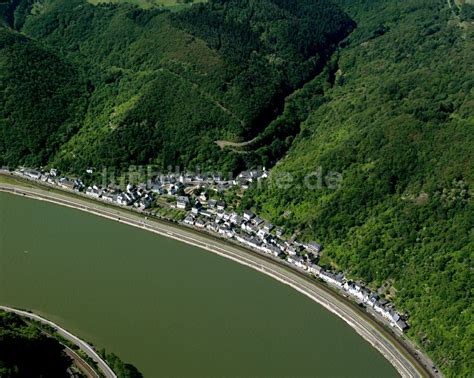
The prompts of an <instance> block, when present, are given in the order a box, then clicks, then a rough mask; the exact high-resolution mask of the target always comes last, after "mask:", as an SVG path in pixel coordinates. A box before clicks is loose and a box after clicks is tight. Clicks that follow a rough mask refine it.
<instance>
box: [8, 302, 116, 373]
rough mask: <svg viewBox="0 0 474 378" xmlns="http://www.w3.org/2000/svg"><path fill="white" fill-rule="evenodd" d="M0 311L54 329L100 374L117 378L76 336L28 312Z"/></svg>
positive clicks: (10, 309)
mask: <svg viewBox="0 0 474 378" xmlns="http://www.w3.org/2000/svg"><path fill="white" fill-rule="evenodd" d="M0 310H3V311H6V312H13V313H15V314H17V315H20V316H22V317H24V318H28V319H32V320H35V321H37V322H40V323H42V324H46V325H48V326H50V327H52V328H54V330H55V331H56V332H57V333H58V334H59V335H61V336H62V337H64V338H65V339H67V340H69V341H70V342H72V343H74V344H75V345H77V347H78V348H79V349H81V350H82V351H83V352H84V353H85V354H87V355H88V356H89V357H90V358H92V359H93V360H94V362H95V363H96V364H97V366H98V367H99V369H100V370H101V371H102V373H104V375H105V377H106V378H117V376H116V375H115V373H114V372H113V370H112V369H111V368H110V367H109V365H107V363H106V362H105V361H104V360H103V359H102V358H101V357H100V356H99V355H98V354H97V353H96V351H95V350H94V349H93V348H92V347H91V346H90V345H89V344H87V343H86V342H85V341H82V340H81V339H80V338H78V337H77V336H74V335H73V334H72V333H70V332H68V331H66V330H65V329H64V328H61V327H60V326H58V325H57V324H55V323H53V322H51V321H49V320H47V319H44V318H42V317H41V316H39V315H36V314H32V313H30V312H26V311H21V310H17V309H14V308H11V307H6V306H0Z"/></svg>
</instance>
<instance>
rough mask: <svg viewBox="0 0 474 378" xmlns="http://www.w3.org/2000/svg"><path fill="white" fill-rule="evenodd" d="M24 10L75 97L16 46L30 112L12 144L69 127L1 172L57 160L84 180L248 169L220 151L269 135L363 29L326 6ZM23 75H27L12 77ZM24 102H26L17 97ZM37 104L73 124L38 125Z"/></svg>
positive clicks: (11, 150) (58, 0)
mask: <svg viewBox="0 0 474 378" xmlns="http://www.w3.org/2000/svg"><path fill="white" fill-rule="evenodd" d="M16 3H17V4H16V7H14V8H12V7H11V8H10V9H9V13H8V15H6V16H5V19H6V20H7V21H8V22H9V23H10V26H12V27H13V28H14V29H19V30H20V31H21V32H22V33H24V34H25V35H26V36H27V40H26V41H25V42H24V45H34V44H36V45H38V46H36V47H37V48H38V49H40V48H43V49H44V50H45V51H46V52H45V53H50V54H52V55H54V59H57V62H56V64H58V65H59V64H62V65H64V67H65V68H64V69H59V67H58V69H56V70H55V71H56V72H58V73H59V75H61V76H62V75H64V78H61V77H59V78H58V81H59V82H58V83H57V85H58V86H60V85H62V84H63V83H64V84H65V88H67V89H68V90H71V91H72V90H74V91H75V92H74V93H65V92H64V91H62V89H61V88H59V87H58V88H56V87H54V86H53V84H54V83H48V84H44V83H45V80H43V79H42V78H43V75H44V77H50V76H52V75H51V72H48V69H49V68H46V67H42V66H38V67H37V72H36V74H35V75H33V76H32V77H28V75H31V70H29V68H28V67H29V66H28V65H29V61H28V62H27V61H26V58H25V57H22V56H14V55H13V54H11V53H10V50H14V51H17V50H18V49H20V46H19V42H18V41H15V42H13V43H11V46H6V47H4V49H6V53H7V54H3V53H2V56H3V55H5V58H4V60H5V63H4V65H5V68H4V69H2V70H1V72H0V74H1V75H4V76H6V78H5V79H3V78H2V80H1V83H4V82H5V83H6V85H8V90H5V91H2V93H4V100H5V101H4V102H5V103H8V104H14V105H15V106H17V108H18V112H19V114H12V112H11V111H10V110H9V108H8V107H7V106H4V107H3V117H2V129H1V130H2V133H3V134H4V137H3V138H2V140H5V141H6V140H18V139H19V140H21V141H22V142H23V140H22V139H21V137H22V133H24V132H25V131H26V130H30V129H38V128H40V127H39V126H38V125H37V124H36V123H35V122H42V123H45V124H47V125H48V126H43V127H42V128H43V131H45V134H48V135H50V134H51V133H50V132H49V131H48V132H47V131H46V130H44V129H46V128H47V127H51V128H53V127H55V128H56V126H54V125H55V122H56V121H57V122H58V124H60V125H66V124H67V126H63V127H62V129H61V130H59V131H58V134H57V135H56V134H52V135H50V136H49V139H48V140H44V138H43V140H42V141H41V143H40V142H39V141H37V139H36V138H35V137H34V136H33V135H30V138H29V139H31V140H34V141H37V142H36V143H37V146H39V151H36V150H34V149H33V150H32V149H31V147H30V145H29V144H28V146H26V147H24V146H23V145H20V146H17V145H15V144H12V143H8V142H7V143H4V146H3V150H2V151H0V159H1V160H2V161H1V162H2V163H3V164H10V165H17V164H19V163H31V162H35V163H37V164H40V163H41V164H46V163H48V162H50V163H51V164H53V165H55V166H58V167H60V168H62V169H64V170H67V171H76V172H78V171H82V170H83V169H84V168H85V167H88V166H110V167H118V168H124V167H126V166H128V165H129V164H138V165H142V164H153V165H155V166H157V167H161V168H162V167H167V166H168V165H170V164H172V165H176V164H178V165H182V166H187V167H195V166H196V165H199V166H201V167H203V168H213V169H217V168H218V169H220V170H223V171H236V170H238V169H241V168H243V167H244V166H245V163H246V162H245V160H244V159H243V157H241V156H239V155H238V154H233V153H231V152H229V151H221V150H220V149H219V147H218V146H217V145H216V143H215V141H216V140H218V139H229V140H245V139H248V138H252V137H253V136H255V135H256V134H258V133H259V132H260V131H261V130H262V129H263V128H265V127H266V125H267V123H269V122H270V120H271V119H273V118H274V117H275V115H276V114H278V113H279V112H280V111H281V108H282V104H283V101H284V98H285V96H286V95H288V94H289V93H291V92H292V91H293V90H294V89H295V88H297V87H299V86H301V85H303V84H304V83H305V82H307V81H308V80H310V79H312V77H314V75H315V74H317V73H318V72H319V71H321V70H322V68H323V66H324V64H325V62H326V61H327V59H328V57H329V56H330V53H331V51H333V50H334V48H335V46H336V45H337V43H338V42H339V41H341V40H342V39H343V38H344V37H346V36H347V35H348V34H349V33H350V31H351V30H352V29H353V28H354V26H355V25H354V23H353V21H352V20H351V19H350V18H349V17H348V16H347V15H346V14H345V13H344V12H343V11H341V10H340V8H338V7H336V6H334V5H331V3H329V2H328V1H326V0H320V1H317V2H314V3H312V4H311V5H307V2H305V1H295V0H291V1H290V0H286V1H281V0H278V1H277V0H258V1H257V0H253V1H229V2H223V1H218V0H212V1H210V2H208V3H206V4H196V5H195V6H193V7H191V8H190V9H189V10H185V11H182V12H179V13H170V12H166V11H164V10H160V9H152V10H144V9H140V8H137V7H134V6H132V5H129V4H121V5H117V4H103V5H99V6H93V5H91V4H89V3H87V2H86V1H85V0H45V1H42V2H33V1H32V0H19V1H16ZM25 13H26V16H25ZM4 33H5V34H6V35H7V36H10V35H11V34H13V33H14V32H13V31H11V30H6V29H5V31H4ZM5 38H7V37H5ZM8 38H11V37H8ZM19 59H20V60H19ZM22 59H23V60H22ZM51 59H53V56H52V57H51ZM44 62H45V63H47V62H46V60H44ZM13 65H16V70H17V71H18V72H17V73H16V74H15V77H13V78H10V77H9V76H10V75H12V74H11V73H10V71H11V67H12V66H13ZM47 66H48V67H49V66H50V65H49V64H48V65H47ZM66 67H70V69H67V68H66ZM51 69H53V70H54V67H52V68H51ZM23 71H27V72H26V73H24V72H23ZM22 75H23V76H25V75H26V77H22ZM29 80H35V81H36V83H35V82H33V83H32V84H31V85H35V84H37V86H38V89H39V90H41V89H42V88H41V87H40V85H39V84H41V83H43V84H44V85H47V86H48V87H51V88H48V89H49V90H50V91H51V92H52V93H54V94H55V96H56V97H57V98H53V99H49V100H51V101H54V100H57V102H54V103H53V104H52V106H48V104H44V105H42V104H37V103H36V101H37V98H38V96H37V95H35V94H34V93H32V94H31V96H30V95H29V94H28V93H26V92H25V91H23V90H21V84H22V83H23V85H25V86H28V85H29V82H28V81H29ZM67 80H69V81H70V82H71V85H67V83H66V81H67ZM72 82H74V84H72ZM9 92H12V93H13V94H12V95H10V94H9ZM17 92H18V93H23V96H25V97H26V98H25V101H21V99H19V98H15V96H14V94H15V93H17ZM28 101H30V102H33V103H35V104H36V105H38V107H41V108H46V109H47V110H48V111H47V112H46V114H45V116H49V115H50V114H57V113H58V112H56V110H55V108H54V106H55V105H60V104H61V101H62V102H65V101H70V102H71V103H70V104H69V103H67V104H64V106H63V107H62V111H61V112H60V113H64V114H67V115H69V119H68V120H66V119H62V118H61V114H58V115H57V117H56V119H54V120H52V121H53V122H49V120H48V119H47V120H45V121H44V122H43V121H41V120H36V119H34V120H33V119H31V117H28V116H29V114H30V113H32V114H34V113H35V110H34V108H32V107H31V106H27V105H28ZM23 107H25V108H26V109H24V108H23ZM51 116H52V115H51ZM15 125H17V126H15ZM41 132H42V131H41ZM19 143H20V142H19ZM25 144H26V141H25ZM30 144H31V143H30ZM27 147H29V148H27ZM42 147H45V148H42Z"/></svg>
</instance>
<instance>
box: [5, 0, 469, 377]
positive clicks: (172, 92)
mask: <svg viewBox="0 0 474 378" xmlns="http://www.w3.org/2000/svg"><path fill="white" fill-rule="evenodd" d="M473 8H474V7H473V6H471V5H468V4H465V5H463V6H460V7H457V6H456V2H446V1H445V0H406V1H395V0H377V1H376V0H373V1H372V0H333V1H332V2H329V1H326V0H320V1H306V0H211V1H209V2H207V3H206V4H196V5H193V6H192V7H190V8H189V9H187V10H184V11H182V12H178V13H171V12H167V11H164V10H163V9H150V10H144V9H140V8H137V7H134V6H132V5H127V4H121V5H118V4H113V5H110V4H109V5H105V4H103V5H99V6H93V5H91V4H89V3H87V2H86V1H85V0H43V1H33V0H11V1H9V2H5V1H3V2H0V10H1V11H2V12H3V13H2V15H3V20H2V22H3V25H5V26H4V27H2V28H1V29H0V50H1V53H0V88H1V96H2V97H1V98H2V101H1V102H0V107H1V110H0V111H1V117H0V165H4V164H9V165H18V164H26V165H30V166H39V165H44V164H49V165H54V166H56V167H59V168H61V169H63V170H64V171H68V172H74V173H81V172H83V170H84V169H85V168H86V167H89V166H93V167H101V166H109V167H113V168H117V169H123V168H125V167H127V166H128V165H129V164H136V165H144V164H151V165H154V166H156V167H157V168H164V167H167V166H168V165H170V164H171V165H181V166H186V167H188V168H194V167H195V166H197V165H199V166H200V167H201V168H204V169H217V170H219V171H221V172H226V171H234V172H235V171H238V170H240V169H243V168H245V167H255V166H257V165H265V166H267V167H268V166H272V167H273V169H272V175H271V179H270V180H268V181H266V184H265V185H259V186H258V187H254V188H251V190H250V191H249V192H247V194H246V196H245V198H244V199H243V202H242V208H253V209H254V210H256V211H257V212H258V213H260V214H262V216H264V217H266V218H267V219H269V220H271V221H272V222H273V223H275V224H277V225H282V226H284V227H285V228H286V229H287V230H288V233H292V232H298V233H299V234H300V237H301V238H303V239H308V240H314V239H316V240H319V241H320V242H322V243H323V244H324V246H325V249H324V255H323V258H322V261H321V262H322V263H323V264H326V265H328V266H332V267H333V268H334V269H340V270H344V271H345V272H346V273H347V274H348V275H349V276H351V277H353V278H356V279H360V280H363V281H365V282H366V283H367V284H368V285H369V286H371V287H372V288H373V289H380V292H381V293H383V295H385V296H386V297H389V298H390V299H392V300H394V301H395V302H396V304H397V306H398V308H400V309H401V310H403V311H405V312H406V313H407V314H408V315H409V323H410V326H411V328H410V330H409V336H410V337H411V338H412V339H413V340H415V341H416V342H418V343H419V344H420V346H421V347H423V348H424V350H426V351H427V352H428V353H429V354H430V355H431V356H432V357H433V358H434V360H435V361H436V363H437V365H439V367H440V368H441V370H442V371H443V372H444V373H445V374H446V375H448V376H468V375H469V374H470V373H471V374H472V371H473V369H474V367H473V366H472V362H471V360H470V357H471V356H472V354H473V350H472V349H473V345H472V340H473V338H474V329H473V326H472V324H473V315H472V314H473V304H472V281H473V279H472V278H473V277H472V266H471V265H472V259H473V257H474V256H473V252H474V240H473V237H474V234H473V231H472V230H473V229H474V227H473V226H474V225H473V222H474V211H473V206H472V198H471V197H472V185H473V175H474V169H473V162H474V149H473V148H472V146H473V145H474V93H473V91H474V90H473V84H474V74H473V72H474V69H473V68H474V67H473V62H474V42H473V37H474V31H473V30H474V29H473V28H474V26H473V23H472V21H473V16H472V15H473V11H472V9H473ZM216 140H231V141H246V140H252V143H249V144H247V145H246V146H245V147H242V148H239V149H230V148H228V149H224V150H221V149H220V148H219V147H218V146H217V144H216V143H215V141H216ZM318 175H319V176H321V177H322V180H319V178H318ZM326 176H327V177H340V178H341V180H340V181H338V182H329V181H325V180H324V178H325V177H326Z"/></svg>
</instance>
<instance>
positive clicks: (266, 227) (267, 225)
mask: <svg viewBox="0 0 474 378" xmlns="http://www.w3.org/2000/svg"><path fill="white" fill-rule="evenodd" d="M273 228H274V226H273V224H271V223H265V224H264V225H263V230H265V232H267V233H270V232H271V231H272V230H273Z"/></svg>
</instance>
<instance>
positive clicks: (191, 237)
mask: <svg viewBox="0 0 474 378" xmlns="http://www.w3.org/2000/svg"><path fill="white" fill-rule="evenodd" d="M0 191H3V192H7V193H10V194H14V195H19V196H25V197H29V198H33V199H36V200H41V201H46V202H50V203H54V204H57V205H61V206H65V207H69V208H73V209H77V210H81V211H84V212H88V213H91V214H94V215H98V216H101V217H103V218H106V219H110V220H114V221H118V222H119V223H123V224H127V225H129V226H133V227H136V228H140V229H143V230H145V231H149V232H153V233H155V234H158V235H161V236H164V237H168V238H171V239H174V240H177V241H180V242H184V243H186V244H189V245H192V246H195V247H198V248H201V249H204V250H207V251H209V252H211V253H215V254H217V255H220V256H222V257H225V258H227V259H230V260H232V261H235V262H237V263H239V264H241V265H244V266H247V267H249V268H252V269H254V270H257V271H259V272H261V273H263V274H265V275H267V276H270V277H271V278H273V279H275V280H277V281H279V282H281V283H283V284H285V285H288V286H290V287H291V288H293V289H294V290H296V291H298V292H299V293H301V294H303V295H305V296H307V297H308V298H310V299H311V300H313V301H314V302H316V303H318V304H319V305H321V306H323V307H324V308H325V309H327V310H328V311H330V312H331V313H333V314H335V315H336V316H338V317H339V318H341V319H342V320H343V321H344V322H345V323H347V324H348V325H349V326H350V327H351V328H352V329H354V330H355V331H356V332H357V333H358V334H359V335H360V336H361V337H362V338H364V340H366V341H367V342H368V343H369V344H371V345H372V346H373V347H374V348H375V349H377V350H378V351H379V352H380V353H381V354H382V355H383V356H384V357H385V358H386V359H387V360H388V361H389V362H390V363H391V364H392V365H393V366H394V367H395V369H396V370H397V371H398V373H399V374H400V375H402V376H403V377H424V376H431V375H432V374H430V371H429V370H428V369H427V368H426V367H425V366H424V365H423V364H422V363H421V362H420V361H418V360H417V359H415V357H414V356H413V351H411V350H410V349H409V348H408V347H407V345H405V344H404V342H403V341H402V340H398V339H397V338H396V336H394V335H392V334H390V333H389V332H388V331H387V330H386V329H384V328H383V327H384V326H383V325H380V324H378V323H377V322H376V320H374V319H372V318H371V317H370V315H369V314H364V313H363V312H362V311H361V310H359V309H356V308H354V307H355V306H354V305H350V303H348V301H347V300H346V299H345V298H343V297H342V296H340V295H339V294H338V293H336V292H334V291H332V290H330V289H328V288H326V287H324V286H323V285H321V284H319V283H318V282H316V281H312V280H310V279H309V278H308V277H306V276H305V275H303V274H302V273H299V272H297V271H295V270H293V269H291V270H290V269H288V268H285V266H284V265H283V264H279V263H278V262H276V261H273V260H270V259H265V258H264V257H262V256H260V255H258V254H257V253H255V252H253V251H251V250H249V249H247V248H244V247H240V246H238V245H236V244H234V243H225V242H224V241H222V240H219V239H218V238H215V237H212V236H211V235H207V234H205V233H202V232H199V231H197V230H194V229H188V228H187V227H186V228H185V227H184V226H179V225H177V224H172V223H171V222H169V223H168V222H165V221H161V220H154V219H153V220H150V219H147V218H146V217H145V216H144V215H142V214H139V213H135V214H134V213H133V212H131V211H127V210H126V209H122V208H120V207H115V206H114V207H107V206H104V204H102V203H101V202H99V201H94V200H92V201H91V202H89V201H86V199H82V198H81V197H80V196H77V195H74V194H73V193H71V194H69V193H67V194H69V196H67V195H66V193H65V194H64V195H62V194H61V193H57V192H56V193H55V192H50V191H47V190H44V189H42V188H41V187H38V185H36V186H33V187H20V186H17V185H12V184H0ZM418 353H419V352H418Z"/></svg>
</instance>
